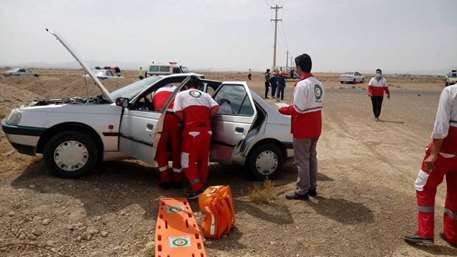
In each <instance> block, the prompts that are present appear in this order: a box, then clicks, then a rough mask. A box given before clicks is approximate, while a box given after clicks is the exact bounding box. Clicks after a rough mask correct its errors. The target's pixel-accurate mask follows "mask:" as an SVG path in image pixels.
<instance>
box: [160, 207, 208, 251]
mask: <svg viewBox="0 0 457 257" xmlns="http://www.w3.org/2000/svg"><path fill="white" fill-rule="evenodd" d="M155 241H156V244H155V255H154V256H155V257H206V256H207V255H206V252H205V248H204V245H203V240H202V236H201V235H200V230H199V227H198V224H197V222H196V221H195V218H194V216H193V214H192V209H191V207H190V205H189V202H188V201H187V200H186V199H179V198H178V199H176V198H161V199H160V205H159V213H158V216H157V223H156V234H155Z"/></svg>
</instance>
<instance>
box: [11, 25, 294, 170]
mask: <svg viewBox="0 0 457 257" xmlns="http://www.w3.org/2000/svg"><path fill="white" fill-rule="evenodd" d="M52 34H53V35H54V36H56V38H57V39H58V40H59V41H60V42H62V44H63V45H64V46H65V47H66V48H67V49H68V50H69V51H70V53H72V55H73V56H74V57H75V58H76V59H77V61H78V62H79V63H80V64H81V65H82V66H83V68H84V69H85V70H86V72H87V73H88V74H89V75H90V76H91V77H92V79H94V81H95V82H96V85H98V87H99V88H100V90H101V92H102V94H101V95H99V96H96V97H91V98H79V97H73V98H62V99H51V100H49V99H44V100H39V101H35V102H32V103H30V104H28V105H26V106H22V107H20V108H17V109H14V110H12V111H11V113H10V114H9V116H8V117H7V118H6V119H5V120H3V121H2V129H3V131H4V132H5V134H6V136H7V138H8V140H9V141H10V143H11V144H12V146H13V147H15V148H16V149H17V150H18V151H19V152H21V153H24V154H29V155H35V154H42V155H43V157H44V160H45V163H46V166H47V168H48V170H49V171H50V172H51V173H52V174H54V175H56V176H59V177H64V178H76V177H80V176H82V175H84V174H86V173H87V172H89V171H90V170H91V169H92V168H93V167H94V166H95V165H96V164H97V163H99V162H100V161H103V160H112V159H119V158H126V157H133V158H136V159H139V160H142V161H145V162H147V163H150V164H153V165H154V164H155V162H154V156H155V153H156V146H157V143H158V140H159V138H160V135H161V131H162V128H163V120H164V116H165V115H164V114H165V112H166V110H167V108H168V105H169V104H170V103H171V100H172V99H173V98H174V95H176V94H177V93H178V92H179V90H181V88H182V87H183V86H184V85H185V84H186V83H187V81H189V79H190V78H191V76H197V74H193V73H181V74H173V75H168V76H154V77H148V78H146V79H143V80H140V81H137V82H134V83H132V84H130V85H127V86H125V87H123V88H120V89H118V90H116V91H113V92H111V93H110V92H108V91H107V89H106V88H105V87H104V86H103V84H102V83H101V82H100V80H98V78H97V77H96V76H95V75H94V74H93V73H92V71H91V70H90V69H89V68H87V66H86V65H84V63H83V62H82V61H80V59H79V58H78V57H77V56H76V55H75V54H74V52H73V51H72V50H71V49H70V48H69V47H68V45H67V44H66V43H64V41H62V39H61V38H60V37H59V36H58V35H56V34H55V33H52ZM170 85H176V86H177V89H176V91H175V92H174V94H173V95H172V97H171V98H170V99H169V100H168V102H167V104H166V105H165V107H164V108H163V109H162V110H161V111H160V112H156V111H154V110H152V106H151V103H150V100H149V99H151V95H152V94H153V93H154V92H155V91H156V90H157V89H159V88H160V87H165V86H170ZM203 85H204V87H203V88H201V89H202V90H204V91H207V92H208V93H211V94H212V95H213V98H214V99H215V100H216V101H217V102H218V103H219V104H220V105H227V104H228V105H229V106H226V107H224V108H221V109H220V111H219V113H218V114H217V115H216V117H215V119H214V121H213V138H212V147H211V153H210V158H211V160H212V161H215V162H219V163H223V164H239V165H243V166H245V167H246V168H247V170H249V171H250V172H251V173H252V174H253V175H254V176H255V177H256V178H259V179H264V178H272V177H274V176H275V175H277V174H278V171H279V170H280V167H281V165H282V164H283V163H284V161H285V160H286V159H287V158H288V157H291V156H292V154H293V151H292V136H291V134H290V131H289V127H290V118H289V117H287V116H284V115H281V114H279V112H278V111H277V109H276V108H275V107H273V106H272V105H270V104H268V103H267V102H265V101H264V100H263V99H262V98H261V97H259V96H258V95H257V94H255V93H254V92H252V91H251V90H250V89H249V88H248V85H247V84H246V82H243V81H226V82H218V81H209V80H203Z"/></svg>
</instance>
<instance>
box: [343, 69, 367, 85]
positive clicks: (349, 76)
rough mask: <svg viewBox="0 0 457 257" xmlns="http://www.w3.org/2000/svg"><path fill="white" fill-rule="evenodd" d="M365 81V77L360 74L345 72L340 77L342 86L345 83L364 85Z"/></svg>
mask: <svg viewBox="0 0 457 257" xmlns="http://www.w3.org/2000/svg"><path fill="white" fill-rule="evenodd" d="M364 81H365V77H364V76H363V75H362V74H360V73H359V72H357V71H356V72H345V73H343V74H341V75H340V82H341V84H344V83H352V84H356V83H363V82H364Z"/></svg>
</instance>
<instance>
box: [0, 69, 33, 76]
mask: <svg viewBox="0 0 457 257" xmlns="http://www.w3.org/2000/svg"><path fill="white" fill-rule="evenodd" d="M4 75H5V76H24V75H33V76H38V74H36V73H33V71H32V70H31V69H27V68H13V69H10V70H7V71H5V73H4Z"/></svg>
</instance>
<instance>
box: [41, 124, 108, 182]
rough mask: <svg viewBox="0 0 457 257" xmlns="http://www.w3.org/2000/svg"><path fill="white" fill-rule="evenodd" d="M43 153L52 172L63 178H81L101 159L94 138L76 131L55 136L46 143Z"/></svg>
mask: <svg viewBox="0 0 457 257" xmlns="http://www.w3.org/2000/svg"><path fill="white" fill-rule="evenodd" d="M43 155H44V159H45V162H46V166H47V167H48V169H49V171H50V173H51V174H52V175H54V176H57V177H61V178H79V177H81V176H83V175H85V174H87V173H88V172H89V171H90V170H91V169H92V168H94V166H95V165H96V164H97V162H98V160H99V153H98V150H97V146H96V144H95V142H94V140H93V139H92V138H91V137H90V136H89V135H87V134H84V133H80V132H76V131H68V132H61V133H59V134H57V135H55V136H53V137H52V138H51V139H50V140H49V141H48V143H47V144H46V145H45V147H44V151H43Z"/></svg>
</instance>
